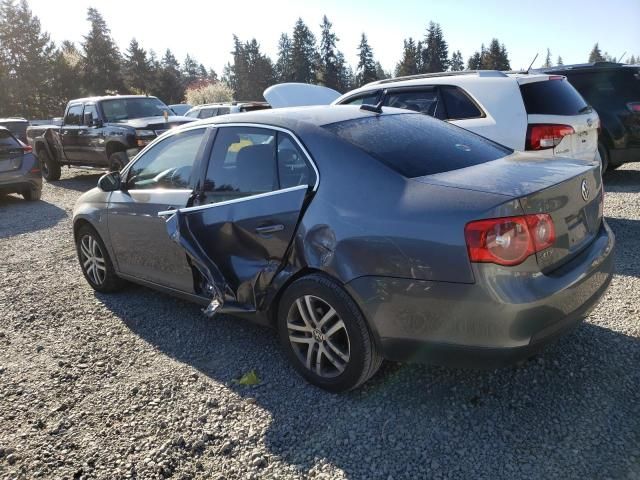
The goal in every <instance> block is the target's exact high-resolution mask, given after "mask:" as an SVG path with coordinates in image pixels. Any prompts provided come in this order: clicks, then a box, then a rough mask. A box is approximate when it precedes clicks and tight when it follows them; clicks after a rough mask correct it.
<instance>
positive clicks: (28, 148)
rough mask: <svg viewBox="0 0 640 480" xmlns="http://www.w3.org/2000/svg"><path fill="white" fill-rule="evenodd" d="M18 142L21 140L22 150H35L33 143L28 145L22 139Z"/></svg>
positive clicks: (27, 151)
mask: <svg viewBox="0 0 640 480" xmlns="http://www.w3.org/2000/svg"><path fill="white" fill-rule="evenodd" d="M18 142H20V146H21V147H22V150H24V153H31V152H33V148H32V147H31V145H27V144H26V143H24V142H23V141H22V140H18Z"/></svg>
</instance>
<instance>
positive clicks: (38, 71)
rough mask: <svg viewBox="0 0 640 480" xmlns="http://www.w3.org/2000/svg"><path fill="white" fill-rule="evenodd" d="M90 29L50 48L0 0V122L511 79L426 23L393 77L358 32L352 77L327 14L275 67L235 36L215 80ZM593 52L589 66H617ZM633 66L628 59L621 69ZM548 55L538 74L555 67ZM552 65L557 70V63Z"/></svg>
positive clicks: (97, 27)
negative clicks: (89, 103) (70, 108)
mask: <svg viewBox="0 0 640 480" xmlns="http://www.w3.org/2000/svg"><path fill="white" fill-rule="evenodd" d="M87 20H88V21H89V24H90V28H89V31H88V32H87V34H86V35H85V36H84V37H83V40H82V41H81V42H80V44H79V45H76V44H74V43H72V42H69V41H64V42H62V43H61V44H60V45H56V44H55V43H54V42H53V41H51V39H50V37H49V34H48V33H46V32H44V31H43V30H42V27H41V24H40V21H39V19H38V18H37V17H36V16H34V15H33V13H32V12H31V10H30V8H29V5H28V3H27V0H20V1H19V2H17V3H16V0H0V117H3V116H16V115H20V116H24V117H26V118H47V117H52V116H59V115H61V113H62V111H63V108H64V106H65V105H66V103H67V101H68V100H69V99H72V98H78V97H82V96H89V95H102V94H108V93H135V94H151V95H155V96H157V97H159V98H160V99H162V100H163V101H164V102H165V103H167V104H172V103H180V102H182V101H184V100H185V98H188V99H189V100H191V101H198V102H206V101H218V100H228V99H229V98H231V97H233V98H235V99H238V100H260V99H262V92H263V91H264V90H265V89H266V88H267V87H269V86H271V85H273V84H276V83H281V82H302V83H314V84H319V85H325V86H327V87H330V88H333V89H335V90H338V91H339V92H345V91H348V90H351V89H353V88H356V87H359V86H361V85H364V84H366V83H369V82H372V81H375V80H380V79H384V78H389V77H391V76H392V75H395V76H404V75H415V74H421V73H436V72H443V71H448V70H450V71H462V70H465V69H468V70H480V69H490V70H510V69H511V63H510V60H509V55H508V52H507V49H506V47H505V45H504V43H501V42H500V41H499V40H498V39H497V38H493V39H491V41H490V42H489V44H488V47H485V45H484V44H482V45H481V47H480V49H479V50H477V51H476V52H474V53H473V54H472V55H471V56H470V57H469V58H468V59H467V61H466V62H465V61H464V59H463V57H462V53H461V52H460V50H455V51H451V54H450V48H449V45H448V43H447V42H446V40H445V38H444V33H443V31H442V27H441V26H440V25H439V24H438V23H436V22H430V23H429V24H428V25H427V27H426V29H425V33H424V36H423V37H421V38H413V37H408V38H406V39H405V40H404V42H403V43H404V44H403V49H402V53H401V56H400V60H399V62H398V63H397V64H396V66H395V68H394V70H393V72H389V71H385V70H384V69H383V68H382V66H381V64H380V62H379V61H377V60H376V57H375V54H374V50H373V48H372V47H371V45H370V44H369V40H368V38H367V35H366V34H365V33H362V34H361V36H360V41H359V43H358V45H357V46H355V48H356V50H357V52H358V56H357V58H358V62H357V65H356V66H355V69H354V68H352V67H351V66H350V65H349V64H348V63H347V61H346V60H345V56H344V53H343V52H342V50H340V48H339V47H338V45H339V42H340V39H339V37H338V36H337V34H336V33H335V31H334V29H333V25H332V23H331V22H330V21H329V19H328V18H327V16H326V15H325V16H324V17H323V18H322V23H321V24H320V36H319V38H317V37H316V36H315V34H314V33H313V32H312V30H311V29H310V28H309V26H307V25H306V24H305V23H304V21H303V20H302V19H301V18H299V19H298V20H297V21H296V22H295V24H294V25H293V30H292V31H291V32H287V33H282V35H281V36H280V39H279V41H278V53H277V58H276V60H275V62H274V61H273V60H272V59H271V58H269V56H268V55H266V54H265V53H263V52H262V51H261V47H260V44H259V43H258V41H257V40H256V39H255V38H252V39H250V40H242V39H240V38H238V37H237V36H235V35H234V36H233V50H232V51H231V52H230V53H231V61H230V62H229V63H227V65H226V66H225V67H224V71H223V72H222V75H221V78H219V77H218V75H217V73H216V72H215V71H214V70H213V69H207V68H206V67H205V66H204V65H203V64H201V63H199V62H198V61H197V60H196V59H195V58H194V57H193V56H191V55H187V56H186V58H185V59H184V60H183V61H182V62H179V61H178V60H177V59H176V57H175V55H174V54H173V53H172V52H171V50H170V49H167V50H166V51H165V52H164V53H163V54H162V55H161V56H158V55H157V54H156V52H154V51H153V50H145V49H144V48H143V47H142V46H141V45H140V43H139V42H138V41H137V40H136V39H135V38H134V39H132V40H131V41H130V43H129V45H128V48H127V49H126V50H125V51H124V52H121V51H120V50H119V49H118V47H117V45H116V43H115V41H114V39H113V38H112V36H111V32H110V30H109V27H108V25H107V23H106V22H105V20H104V18H103V17H102V15H101V14H100V12H98V11H97V10H96V9H95V8H89V9H88V11H87ZM615 60H616V59H615V58H613V57H611V56H610V55H609V54H608V53H606V52H604V53H602V51H601V50H600V48H599V45H598V44H597V43H596V44H595V46H594V47H593V49H592V51H591V52H590V54H589V61H590V62H592V61H615ZM637 61H640V57H638V58H636V57H634V56H631V57H630V58H629V59H628V62H629V63H636V62H637ZM553 64H554V62H553V61H552V57H551V51H550V50H549V49H547V53H546V57H545V62H544V64H543V66H544V67H550V66H553ZM555 64H556V65H562V64H563V63H562V57H560V56H558V57H557V60H556V62H555Z"/></svg>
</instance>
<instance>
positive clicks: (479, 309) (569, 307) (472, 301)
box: [347, 222, 615, 367]
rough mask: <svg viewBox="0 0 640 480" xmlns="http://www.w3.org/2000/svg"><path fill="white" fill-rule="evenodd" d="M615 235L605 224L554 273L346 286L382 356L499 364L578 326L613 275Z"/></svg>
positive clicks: (371, 280) (364, 281)
mask: <svg viewBox="0 0 640 480" xmlns="http://www.w3.org/2000/svg"><path fill="white" fill-rule="evenodd" d="M614 243H615V240H614V235H613V233H612V232H611V230H610V229H609V227H608V226H607V225H606V223H604V222H603V227H602V228H601V230H600V232H599V235H598V237H597V238H596V239H595V240H594V242H593V243H592V244H591V245H590V246H589V248H587V249H586V250H585V251H583V252H581V253H580V255H578V256H577V257H576V258H574V259H572V260H571V261H570V262H568V263H567V264H565V265H563V266H562V267H561V268H559V269H558V270H556V271H554V272H553V273H552V274H549V275H543V274H540V273H538V274H523V275H518V276H516V275H513V274H512V273H511V274H506V272H505V270H502V274H499V273H498V272H499V270H498V268H497V267H496V266H489V265H481V266H480V267H482V268H483V269H484V267H487V268H493V269H494V270H493V271H492V272H491V274H487V272H486V271H484V272H483V271H480V269H479V270H478V272H477V275H476V277H477V278H479V279H480V280H479V281H476V283H474V284H460V283H445V282H430V281H421V280H412V279H400V278H389V277H360V278H358V279H355V280H353V281H351V282H349V284H348V285H347V288H348V290H349V291H350V293H351V294H352V295H353V297H354V298H355V299H356V301H357V302H358V303H359V305H360V307H361V309H362V311H363V312H364V314H365V316H366V318H367V319H368V321H369V325H370V327H371V329H372V332H373V334H374V337H375V339H376V342H377V343H378V346H379V348H380V349H381V352H382V355H383V356H384V357H385V358H387V359H390V360H395V361H403V362H406V361H414V362H426V363H436V364H441V365H449V366H466V367H499V366H502V365H507V364H510V363H513V362H516V361H518V360H520V359H523V358H527V357H528V356H530V355H532V354H533V353H535V352H536V351H538V350H540V349H541V348H542V347H544V345H546V344H547V343H549V342H550V341H552V340H554V339H555V338H557V337H559V336H560V335H562V334H563V333H565V332H567V331H568V330H570V329H571V328H573V327H575V326H576V325H578V324H579V323H580V322H581V320H582V319H583V318H584V317H585V316H587V315H588V314H589V312H590V311H591V310H592V309H593V308H594V307H595V306H596V305H597V303H598V301H599V300H600V298H601V297H602V295H603V294H604V292H605V291H606V289H607V287H608V285H609V283H610V281H611V278H612V276H613V250H614Z"/></svg>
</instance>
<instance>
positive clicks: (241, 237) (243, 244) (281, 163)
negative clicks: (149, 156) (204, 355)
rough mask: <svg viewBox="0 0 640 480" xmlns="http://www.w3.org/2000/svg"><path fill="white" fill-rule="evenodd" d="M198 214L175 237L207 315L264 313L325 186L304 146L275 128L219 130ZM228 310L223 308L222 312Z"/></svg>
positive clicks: (176, 224) (174, 222)
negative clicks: (308, 209)
mask: <svg viewBox="0 0 640 480" xmlns="http://www.w3.org/2000/svg"><path fill="white" fill-rule="evenodd" d="M204 175H205V178H204V181H203V182H201V185H202V187H201V190H200V191H198V192H195V198H196V201H195V203H194V206H192V207H189V208H183V209H179V210H177V211H176V212H163V213H165V214H170V215H171V217H170V218H169V219H168V220H167V231H168V234H169V236H170V237H171V238H172V239H173V241H175V242H177V243H178V244H179V245H180V246H181V247H182V248H183V249H184V251H185V252H186V254H187V256H188V258H189V259H190V261H191V264H192V267H193V270H194V290H195V291H196V292H197V293H199V294H200V295H203V296H205V297H207V298H208V299H210V300H211V301H210V304H209V307H208V309H207V310H206V313H207V314H208V315H213V314H214V313H215V312H216V311H225V310H226V311H233V310H235V311H238V310H239V311H245V312H251V311H256V310H258V309H259V308H260V303H261V299H262V296H263V294H264V293H265V289H266V288H267V287H268V286H269V284H270V283H271V280H272V279H273V276H274V275H275V274H276V273H277V272H278V270H279V269H280V267H281V265H282V262H283V260H284V259H285V258H286V254H287V252H288V249H289V247H290V244H291V242H292V240H293V238H294V235H295V232H296V228H297V225H298V222H299V219H300V215H301V213H302V212H303V210H304V207H305V204H306V202H307V201H308V200H309V199H310V196H311V195H312V193H313V191H314V190H315V186H316V184H317V173H316V170H315V167H314V166H313V164H312V163H311V160H310V159H309V157H308V155H307V154H306V152H305V151H304V148H303V147H302V145H301V144H300V143H299V142H298V141H297V140H296V139H295V137H293V136H292V135H291V134H290V133H288V132H285V131H282V130H278V129H275V128H273V129H272V128H257V127H254V126H243V125H219V126H218V127H217V133H216V138H215V142H214V145H213V149H212V151H211V156H210V159H209V162H208V165H207V168H206V173H204ZM221 307H223V308H221Z"/></svg>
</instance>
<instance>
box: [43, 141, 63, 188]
mask: <svg viewBox="0 0 640 480" xmlns="http://www.w3.org/2000/svg"><path fill="white" fill-rule="evenodd" d="M38 159H39V160H40V169H41V171H42V178H44V179H45V180H46V181H47V182H54V181H56V180H60V175H61V174H62V172H61V170H60V164H59V163H58V162H56V161H55V160H54V159H52V158H51V156H50V155H49V152H47V151H46V150H45V149H44V148H43V149H41V150H40V151H39V152H38Z"/></svg>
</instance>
